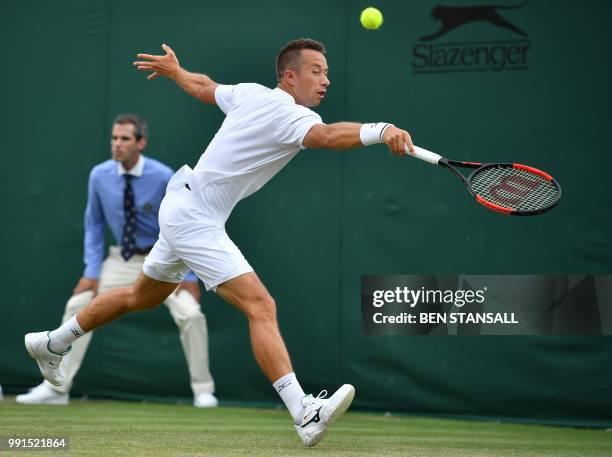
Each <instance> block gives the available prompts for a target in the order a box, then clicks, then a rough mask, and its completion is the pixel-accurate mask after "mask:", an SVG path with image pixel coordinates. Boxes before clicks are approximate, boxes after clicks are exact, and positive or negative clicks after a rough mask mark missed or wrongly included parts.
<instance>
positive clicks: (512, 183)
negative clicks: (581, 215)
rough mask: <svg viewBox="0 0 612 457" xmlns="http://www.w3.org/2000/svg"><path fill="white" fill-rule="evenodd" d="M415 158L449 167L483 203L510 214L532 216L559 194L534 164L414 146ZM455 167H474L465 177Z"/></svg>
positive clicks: (558, 188)
mask: <svg viewBox="0 0 612 457" xmlns="http://www.w3.org/2000/svg"><path fill="white" fill-rule="evenodd" d="M407 152H408V153H409V154H410V155H411V156H413V157H416V158H418V159H421V160H424V161H425V162H429V163H432V164H434V165H440V166H441V167H444V168H446V169H448V170H450V171H451V172H452V173H453V174H454V175H456V176H457V177H458V178H459V179H461V181H463V183H464V184H465V185H466V186H467V188H468V190H469V191H470V193H471V194H472V195H473V196H474V197H475V198H476V201H477V202H478V203H480V204H481V205H484V206H485V207H487V208H489V209H491V210H493V211H497V212H500V213H503V214H509V215H512V216H533V215H536V214H541V213H543V212H545V211H548V210H549V209H552V208H553V207H554V206H555V205H556V204H557V203H558V202H559V199H560V198H561V186H560V185H559V183H558V182H557V180H556V179H555V178H553V177H552V176H550V175H549V174H548V173H545V172H543V171H541V170H538V169H537V168H533V167H529V166H527V165H521V164H518V163H478V162H460V161H457V160H450V159H446V158H444V157H442V156H441V155H438V154H436V153H435V152H431V151H428V150H427V149H423V148H420V147H418V146H415V147H414V154H412V153H411V152H410V151H408V150H407ZM458 168H473V169H474V171H473V172H472V173H471V174H470V175H469V176H467V177H465V176H464V175H463V174H462V173H461V172H460V171H459V170H458Z"/></svg>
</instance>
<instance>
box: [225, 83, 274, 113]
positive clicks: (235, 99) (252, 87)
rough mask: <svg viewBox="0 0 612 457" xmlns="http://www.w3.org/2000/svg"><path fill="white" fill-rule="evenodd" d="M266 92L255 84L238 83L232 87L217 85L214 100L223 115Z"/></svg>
mask: <svg viewBox="0 0 612 457" xmlns="http://www.w3.org/2000/svg"><path fill="white" fill-rule="evenodd" d="M264 90H266V88H265V87H263V86H261V85H259V84H257V83H240V84H236V85H233V86H229V85H225V84H219V85H218V86H217V88H216V89H215V100H216V102H217V105H218V106H219V108H221V111H223V112H224V113H225V114H227V113H229V112H230V111H231V110H233V109H234V108H236V107H237V106H238V105H240V103H241V102H242V101H243V100H246V99H247V98H249V97H250V96H252V95H254V94H257V93H260V92H261V91H264Z"/></svg>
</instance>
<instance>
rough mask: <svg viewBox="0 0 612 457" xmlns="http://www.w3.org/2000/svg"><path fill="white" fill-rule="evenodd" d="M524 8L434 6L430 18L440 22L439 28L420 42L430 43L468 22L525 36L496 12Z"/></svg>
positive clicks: (522, 4) (519, 6)
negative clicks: (494, 26)
mask: <svg viewBox="0 0 612 457" xmlns="http://www.w3.org/2000/svg"><path fill="white" fill-rule="evenodd" d="M523 6H525V3H521V4H519V5H509V6H436V7H435V8H434V9H433V10H432V12H431V16H432V17H433V19H434V20H436V21H440V23H441V27H440V30H438V31H437V32H436V33H433V34H431V35H426V36H424V37H421V38H420V40H421V41H431V40H433V39H434V38H438V37H440V36H442V35H445V34H447V33H448V32H450V31H451V30H453V29H456V28H457V27H461V26H462V25H465V24H467V23H468V22H478V21H483V22H489V23H491V24H493V25H496V26H498V27H501V28H504V29H507V30H511V31H512V32H515V33H518V34H519V35H522V36H527V34H526V33H525V32H523V31H522V30H521V29H519V28H518V27H517V26H516V25H514V24H512V23H510V22H509V21H508V20H506V19H504V18H503V17H502V16H501V15H500V14H499V12H498V11H497V10H500V9H506V10H509V9H512V10H513V9H518V8H522V7H523Z"/></svg>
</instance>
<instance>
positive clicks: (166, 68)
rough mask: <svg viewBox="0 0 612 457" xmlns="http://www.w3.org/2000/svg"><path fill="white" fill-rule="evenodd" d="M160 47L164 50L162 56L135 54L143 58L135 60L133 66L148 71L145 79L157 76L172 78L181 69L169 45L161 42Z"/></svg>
mask: <svg viewBox="0 0 612 457" xmlns="http://www.w3.org/2000/svg"><path fill="white" fill-rule="evenodd" d="M161 47H162V49H163V50H164V51H165V52H166V54H165V55H163V56H154V55H151V54H136V57H138V58H139V59H143V60H137V61H135V62H134V66H135V67H136V68H138V70H140V71H150V72H151V74H150V75H149V76H147V79H155V78H157V77H158V76H165V77H166V78H170V79H173V78H174V77H175V76H176V75H177V74H178V72H179V70H180V69H181V66H180V65H179V61H178V59H177V58H176V55H175V54H174V51H173V50H172V49H170V46H168V45H167V44H162V46H161Z"/></svg>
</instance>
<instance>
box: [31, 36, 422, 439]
mask: <svg viewBox="0 0 612 457" xmlns="http://www.w3.org/2000/svg"><path fill="white" fill-rule="evenodd" d="M162 49H163V50H164V52H165V54H164V55H159V56H157V55H150V54H138V56H137V57H138V59H140V60H138V61H136V62H134V65H135V66H136V67H137V68H138V70H141V71H146V72H149V75H148V76H147V79H154V78H156V77H158V76H163V77H166V78H169V79H171V80H173V81H174V82H175V83H176V84H177V85H178V86H179V87H180V88H182V89H183V90H184V91H185V92H187V93H188V94H189V95H191V96H193V97H194V98H196V99H198V100H200V101H202V102H204V103H207V104H211V105H217V106H218V107H219V108H220V109H221V110H222V111H223V112H224V113H225V114H226V118H225V121H224V122H223V125H222V126H221V128H220V129H219V131H218V132H217V134H216V135H215V137H214V138H213V140H212V141H211V142H210V144H209V145H208V148H206V151H204V154H202V156H201V157H200V160H199V162H198V163H197V165H196V167H195V168H194V169H193V170H191V169H190V168H189V167H188V166H187V165H185V166H183V167H182V168H181V169H180V170H179V171H177V172H176V173H175V175H174V176H173V177H172V179H171V180H170V182H169V184H168V187H167V190H166V196H165V197H164V200H163V202H162V204H161V208H160V211H159V222H160V227H161V230H160V234H159V239H158V241H157V242H156V243H155V246H154V247H153V249H152V251H151V253H150V254H149V255H148V257H147V258H146V260H145V263H144V266H143V273H142V274H141V275H140V277H139V279H138V280H137V281H136V283H135V284H134V285H133V286H132V287H126V288H121V289H115V290H112V291H109V292H107V293H104V294H101V295H99V296H98V297H96V298H95V299H94V300H93V301H92V302H91V303H90V304H89V305H88V306H87V307H86V308H85V309H83V310H82V311H80V312H79V313H78V314H77V315H76V316H74V317H73V318H72V319H70V320H69V321H67V322H65V323H64V324H63V325H61V326H60V327H59V328H57V329H56V330H53V331H51V332H39V333H28V334H27V335H26V336H25V345H26V348H27V350H28V352H29V353H30V355H31V356H32V357H33V358H34V359H35V360H36V362H37V363H38V366H39V368H40V370H41V372H42V374H43V376H44V377H45V378H46V379H47V380H48V381H49V382H50V383H52V384H54V385H61V384H62V383H63V382H65V372H64V365H65V363H66V357H68V356H69V355H68V353H69V351H70V345H71V343H72V342H74V341H76V339H77V338H79V337H81V336H82V335H84V334H85V333H87V332H90V331H92V330H94V329H96V328H98V327H100V326H102V325H104V324H107V323H109V322H111V321H113V320H115V319H118V318H119V317H121V316H123V315H125V314H127V313H129V312H132V311H139V310H145V309H151V308H155V307H156V306H158V304H159V303H161V302H163V301H164V300H165V299H166V297H168V295H170V294H171V293H172V292H173V291H174V290H175V289H176V287H177V285H178V284H179V283H180V282H181V281H182V279H183V277H184V276H185V273H186V272H187V271H188V270H189V269H191V270H192V271H194V272H195V273H196V274H197V276H198V277H199V278H200V279H201V280H202V281H203V283H204V285H205V287H206V289H207V290H212V291H214V292H216V293H217V294H218V295H220V296H221V297H223V298H224V299H225V300H226V301H228V302H229V303H231V304H233V305H234V306H236V307H237V308H238V309H239V310H240V311H242V312H243V313H244V314H245V316H246V317H247V319H248V322H249V332H250V337H251V345H252V349H253V352H254V355H255V359H256V360H257V363H258V364H259V366H260V368H261V370H262V371H263V372H264V374H265V375H266V377H267V378H268V379H269V380H270V382H271V383H272V384H273V386H274V388H275V389H276V391H277V392H278V394H279V396H280V397H281V399H282V400H283V402H284V403H285V405H286V406H287V409H288V410H289V412H290V414H291V416H292V417H293V420H294V423H295V429H296V431H297V433H298V434H299V436H300V437H301V439H302V440H303V441H304V443H305V444H306V445H307V446H314V445H316V444H317V443H318V442H319V441H321V439H323V437H324V436H325V434H326V432H327V429H328V426H329V425H330V424H331V423H332V422H333V421H334V420H335V419H336V418H337V417H338V416H340V415H341V414H343V413H344V412H345V411H346V410H347V409H348V407H349V406H350V404H351V402H352V400H353V396H354V394H355V389H354V388H353V386H351V385H350V384H345V385H343V386H342V387H340V388H339V389H338V390H337V391H336V392H335V393H334V394H333V395H332V396H331V397H329V398H324V397H325V396H326V394H327V393H326V391H323V392H321V393H320V394H319V395H318V396H317V397H314V396H312V395H305V394H304V391H303V390H302V388H301V387H300V384H299V382H298V380H297V379H296V375H295V373H294V372H293V368H292V366H291V361H290V359H289V354H288V352H287V349H286V347H285V343H284V341H283V339H282V337H281V334H280V331H279V328H278V323H277V320H276V303H275V302H274V299H273V298H272V296H271V295H270V294H269V293H268V291H267V289H266V287H265V286H264V285H263V284H262V282H261V281H260V280H259V278H258V277H257V275H256V274H255V272H254V271H253V268H252V267H251V265H249V263H248V262H247V261H246V259H245V258H244V256H243V255H242V253H241V252H240V250H239V249H238V248H237V247H236V245H235V244H234V243H233V242H232V240H231V239H230V238H229V237H228V235H227V233H226V231H225V222H226V221H227V219H228V217H229V216H230V213H231V211H232V209H233V208H234V206H236V204H237V203H238V202H239V201H240V200H242V199H243V198H246V197H247V196H249V195H251V194H252V193H254V192H256V191H257V190H259V189H260V188H261V187H262V186H263V185H264V184H266V183H267V182H268V181H269V180H270V179H271V178H272V177H273V176H274V175H275V174H276V173H278V172H279V171H280V170H281V169H282V168H283V167H284V166H285V165H286V164H287V163H288V162H289V161H290V160H291V159H292V158H293V157H294V156H295V155H296V154H297V153H298V152H299V151H300V150H302V149H305V148H325V149H335V150H346V149H351V148H356V147H361V146H367V145H371V144H375V143H385V144H386V145H387V146H388V147H389V149H390V150H391V151H392V152H393V154H395V155H399V156H403V155H405V154H406V152H405V147H406V145H407V146H408V147H409V148H410V149H411V150H412V149H413V145H412V140H411V138H410V135H409V134H408V132H406V131H405V130H401V129H399V128H396V127H395V126H393V125H391V124H388V123H382V122H378V123H368V124H357V123H348V122H339V123H335V124H324V123H323V121H322V120H321V117H320V116H319V115H318V114H317V113H315V112H314V111H312V110H311V109H310V108H312V107H315V106H318V105H319V103H321V100H323V98H324V97H325V95H326V92H327V89H328V88H329V85H330V81H329V79H328V67H327V61H326V59H325V47H324V46H323V44H321V43H319V42H317V41H315V40H311V39H298V40H294V41H291V42H289V43H288V44H287V45H285V46H284V47H283V48H282V49H281V50H280V52H279V53H278V56H277V60H276V75H277V78H278V86H277V87H276V88H274V89H270V88H267V87H264V86H261V85H259V84H254V83H247V84H237V85H222V84H218V83H216V82H215V81H213V80H212V79H211V78H210V77H208V76H207V75H204V74H196V73H191V72H189V71H186V70H185V69H183V68H182V67H181V66H180V65H179V62H178V59H177V57H176V55H175V54H174V52H173V51H172V49H170V47H168V46H167V45H165V44H164V45H162Z"/></svg>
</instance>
